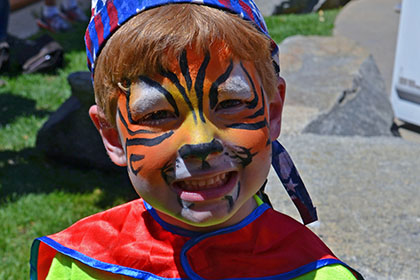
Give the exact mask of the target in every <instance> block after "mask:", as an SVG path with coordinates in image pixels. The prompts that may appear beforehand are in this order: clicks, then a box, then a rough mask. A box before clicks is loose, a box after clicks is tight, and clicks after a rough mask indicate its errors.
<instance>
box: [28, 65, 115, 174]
mask: <svg viewBox="0 0 420 280" xmlns="http://www.w3.org/2000/svg"><path fill="white" fill-rule="evenodd" d="M68 81H69V83H70V87H71V91H72V96H71V97H70V98H69V99H68V100H66V101H65V102H64V103H63V104H62V105H61V106H60V108H58V110H57V111H56V112H54V113H53V114H52V115H51V116H50V118H49V119H48V121H47V122H46V123H45V124H44V126H43V127H42V128H41V129H40V130H39V132H38V135H37V141H36V147H37V148H38V149H40V150H41V151H43V152H44V153H45V154H46V155H47V156H48V157H51V158H53V159H55V160H58V161H60V162H63V163H66V164H72V165H76V166H79V167H93V168H100V169H105V170H120V168H117V167H116V166H115V165H114V164H113V163H112V162H111V160H110V159H109V157H108V155H107V154H106V151H105V148H104V146H103V144H102V140H101V138H100V136H99V133H98V132H97V130H96V128H95V126H94V125H93V124H92V121H91V120H90V118H89V114H88V111H89V108H90V106H91V105H93V104H94V94H93V87H92V82H91V79H90V73H89V72H75V73H72V74H70V75H69V77H68Z"/></svg>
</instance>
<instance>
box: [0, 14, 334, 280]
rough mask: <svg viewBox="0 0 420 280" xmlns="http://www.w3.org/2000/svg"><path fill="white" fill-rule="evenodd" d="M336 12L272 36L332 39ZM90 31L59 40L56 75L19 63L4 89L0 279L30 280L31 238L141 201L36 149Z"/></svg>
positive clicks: (111, 180) (277, 29)
mask: <svg viewBox="0 0 420 280" xmlns="http://www.w3.org/2000/svg"><path fill="white" fill-rule="evenodd" d="M337 12H338V11H337V10H334V11H328V12H325V13H324V16H323V17H324V19H322V18H321V17H320V15H319V14H309V15H287V16H275V17H269V18H267V19H266V20H267V25H268V28H269V30H270V33H271V34H272V36H273V38H274V39H275V40H276V41H277V42H281V41H282V40H283V39H284V38H286V37H288V36H292V35H296V34H302V35H331V32H332V27H333V22H334V18H335V16H336V15H337ZM320 18H321V20H320ZM83 34H84V26H83V25H77V26H75V28H74V30H73V31H72V32H71V33H67V34H55V35H54V36H53V37H54V38H55V39H56V40H57V41H58V42H59V43H60V44H61V45H62V46H63V47H64V49H65V61H64V62H65V63H64V67H63V68H62V69H59V70H58V71H56V72H55V73H44V74H28V75H22V74H20V73H19V71H18V68H17V66H16V65H12V68H11V69H12V71H11V72H10V73H9V74H8V75H1V76H0V79H2V80H4V81H5V82H6V84H5V85H3V86H0V114H1V117H0V221H1V223H2V226H1V227H0V279H2V280H3V279H27V278H28V275H29V265H28V260H29V252H30V245H31V243H32V240H33V239H34V238H36V237H39V236H43V235H47V234H50V233H54V232H57V231H59V230H61V229H64V228H66V227H68V226H69V225H71V224H72V223H74V222H75V221H77V220H78V219H80V218H82V217H85V216H87V215H90V214H92V213H96V212H98V211H101V210H104V209H107V208H109V207H112V206H114V205H117V204H120V203H123V202H124V201H127V200H130V199H133V198H135V197H136V195H135V193H134V191H133V190H132V188H131V186H130V184H129V182H128V178H127V176H126V175H125V174H124V172H121V173H118V174H116V173H114V174H112V173H109V172H108V173H103V172H101V171H98V170H90V169H84V168H78V167H75V166H68V165H65V164H63V163H57V162H54V161H51V160H49V159H47V158H46V157H45V156H44V155H43V154H42V153H41V152H40V151H38V150H37V149H36V148H35V141H36V135H37V132H38V130H39V129H40V128H41V127H42V125H43V124H44V122H45V121H46V120H47V119H48V117H49V116H50V115H51V114H52V112H54V111H55V110H57V108H58V107H59V106H60V105H61V104H62V103H63V102H64V101H65V100H66V99H67V98H69V96H70V87H69V85H68V84H67V76H68V75H69V74H70V73H72V72H74V71H85V70H87V68H86V57H85V53H84V43H83ZM39 35H41V34H37V36H39Z"/></svg>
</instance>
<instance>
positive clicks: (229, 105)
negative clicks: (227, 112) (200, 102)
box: [215, 99, 244, 111]
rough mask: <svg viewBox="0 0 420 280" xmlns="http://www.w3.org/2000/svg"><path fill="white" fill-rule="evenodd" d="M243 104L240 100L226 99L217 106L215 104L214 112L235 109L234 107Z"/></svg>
mask: <svg viewBox="0 0 420 280" xmlns="http://www.w3.org/2000/svg"><path fill="white" fill-rule="evenodd" d="M243 104H244V102H243V101H242V100H239V99H228V100H224V101H222V102H220V103H219V104H217V106H216V109H215V110H216V111H219V110H224V109H230V108H236V107H239V106H241V105H243Z"/></svg>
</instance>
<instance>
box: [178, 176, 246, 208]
mask: <svg viewBox="0 0 420 280" xmlns="http://www.w3.org/2000/svg"><path fill="white" fill-rule="evenodd" d="M221 174H226V177H227V181H226V182H225V183H223V184H222V185H218V186H215V187H208V186H202V187H196V188H195V189H194V190H187V189H185V188H182V187H181V186H180V185H181V184H180V182H182V181H178V182H174V183H173V184H172V188H173V189H174V190H175V192H176V193H177V194H178V196H179V197H180V198H181V199H182V200H184V201H190V202H200V201H207V200H212V199H217V198H221V197H224V196H225V195H226V194H228V193H230V192H231V191H232V190H233V188H234V187H235V186H236V185H237V181H238V172H237V171H228V172H223V173H219V174H214V175H212V176H206V177H197V180H205V179H206V178H211V177H216V176H218V175H221ZM190 179H192V178H190Z"/></svg>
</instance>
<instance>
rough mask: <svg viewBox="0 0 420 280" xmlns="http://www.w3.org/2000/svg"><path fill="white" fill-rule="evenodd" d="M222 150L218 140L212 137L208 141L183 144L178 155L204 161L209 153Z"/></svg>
mask: <svg viewBox="0 0 420 280" xmlns="http://www.w3.org/2000/svg"><path fill="white" fill-rule="evenodd" d="M222 151H223V146H222V144H221V143H220V141H218V140H216V139H213V140H212V141H211V142H208V143H200V144H185V145H183V146H182V147H181V148H180V149H179V151H178V152H179V155H180V156H181V158H182V159H184V160H185V159H187V158H192V157H194V158H199V159H201V160H202V161H204V160H205V159H206V158H207V157H208V156H209V155H210V154H213V153H220V152H222Z"/></svg>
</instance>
